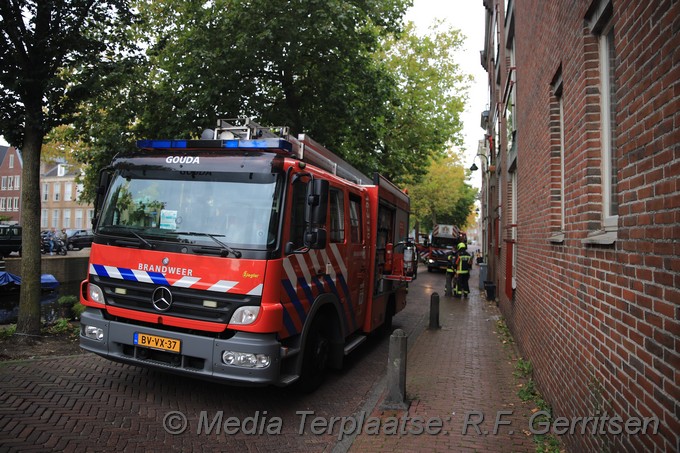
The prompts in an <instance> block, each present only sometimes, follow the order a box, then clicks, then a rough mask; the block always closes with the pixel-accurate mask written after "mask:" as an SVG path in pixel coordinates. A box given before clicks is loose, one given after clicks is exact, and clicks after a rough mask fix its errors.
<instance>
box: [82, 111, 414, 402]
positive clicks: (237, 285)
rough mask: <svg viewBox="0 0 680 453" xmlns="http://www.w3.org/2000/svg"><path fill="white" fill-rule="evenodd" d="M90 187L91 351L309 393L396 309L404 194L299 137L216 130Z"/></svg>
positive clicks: (408, 248)
mask: <svg viewBox="0 0 680 453" xmlns="http://www.w3.org/2000/svg"><path fill="white" fill-rule="evenodd" d="M100 179H101V183H100V188H99V194H100V195H99V196H98V199H97V201H96V213H95V219H94V220H93V224H94V225H93V226H94V241H93V244H92V249H91V253H90V262H89V275H88V277H87V279H86V280H85V281H83V283H82V285H81V296H80V299H81V303H82V304H83V305H85V306H86V307H87V309H86V310H85V312H84V313H83V315H82V318H81V333H80V342H81V347H82V348H84V349H86V350H88V351H91V352H94V353H96V354H99V355H101V356H103V357H106V358H108V359H111V360H115V361H120V362H125V363H130V364H135V365H142V366H149V367H154V368H158V369H162V370H167V371H171V372H176V373H180V374H186V375H191V376H196V377H200V378H205V379H213V380H221V381H226V382H231V383H238V384H248V385H268V384H273V385H279V386H285V385H288V384H292V383H294V382H297V383H298V385H300V386H301V387H302V388H303V389H308V390H313V389H314V388H316V387H317V386H318V385H319V384H320V383H321V381H322V379H323V376H324V372H325V370H326V368H328V367H333V368H340V367H341V366H342V362H343V357H344V356H345V355H346V354H348V353H349V352H350V351H352V350H353V349H355V348H356V347H357V346H358V345H359V344H360V343H361V342H363V341H364V340H365V339H366V336H367V335H368V334H369V333H371V332H374V331H376V330H379V329H381V330H384V331H386V332H389V331H390V330H391V324H392V317H393V316H394V315H395V314H396V313H398V312H399V311H401V310H402V309H403V308H404V306H405V304H406V293H407V286H408V282H409V281H411V280H412V279H413V278H414V277H415V268H416V266H417V262H416V256H415V253H414V247H413V244H410V243H408V242H402V238H406V237H407V232H408V231H409V228H408V215H409V198H408V196H407V195H406V194H405V193H404V192H403V191H401V190H399V189H398V188H397V187H396V186H394V185H393V184H392V183H390V182H389V181H388V180H386V179H385V178H384V177H382V176H380V175H377V174H376V175H375V176H374V177H373V178H370V179H369V178H368V177H367V176H365V175H363V174H362V173H361V172H359V171H358V170H356V169H355V168H353V167H352V166H350V165H349V164H348V163H346V162H345V161H343V160H342V159H340V158H339V157H337V156H335V155H334V154H332V153H331V152H330V151H328V150H327V149H325V148H324V147H323V146H321V145H320V144H318V143H316V142H314V141H313V140H312V139H310V138H309V137H307V136H305V135H300V136H298V137H297V138H293V137H291V136H289V135H288V133H287V130H286V129H285V128H279V129H268V128H263V127H261V126H259V125H258V124H257V123H255V122H253V121H251V120H249V119H239V120H220V121H218V127H217V128H216V129H215V130H214V131H209V132H208V133H204V137H203V138H202V139H201V140H142V141H139V142H138V150H137V151H136V152H134V153H131V154H127V155H121V156H117V157H116V158H115V159H114V160H113V162H112V163H111V165H110V166H109V167H108V168H107V169H105V170H104V171H103V172H102V174H101V178H100Z"/></svg>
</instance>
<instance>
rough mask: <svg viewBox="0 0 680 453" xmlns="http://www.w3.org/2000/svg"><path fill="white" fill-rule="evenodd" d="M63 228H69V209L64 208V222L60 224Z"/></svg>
mask: <svg viewBox="0 0 680 453" xmlns="http://www.w3.org/2000/svg"><path fill="white" fill-rule="evenodd" d="M62 226H63V227H64V228H71V210H70V209H64V223H63V225H62Z"/></svg>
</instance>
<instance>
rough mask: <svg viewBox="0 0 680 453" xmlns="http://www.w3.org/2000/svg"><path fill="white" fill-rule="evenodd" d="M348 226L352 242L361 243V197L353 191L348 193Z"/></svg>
mask: <svg viewBox="0 0 680 453" xmlns="http://www.w3.org/2000/svg"><path fill="white" fill-rule="evenodd" d="M349 226H350V238H351V240H352V242H353V243H355V244H359V243H361V242H362V241H363V231H362V228H361V227H362V222H361V197H360V196H358V195H355V194H353V193H351V194H349Z"/></svg>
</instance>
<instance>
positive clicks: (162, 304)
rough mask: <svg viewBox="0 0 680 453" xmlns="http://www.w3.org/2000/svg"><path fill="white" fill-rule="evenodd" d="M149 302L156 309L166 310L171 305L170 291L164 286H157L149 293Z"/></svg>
mask: <svg viewBox="0 0 680 453" xmlns="http://www.w3.org/2000/svg"><path fill="white" fill-rule="evenodd" d="M151 303H152V304H153V307H154V308H155V309H156V310H158V311H167V310H168V309H169V308H170V307H171V306H172V293H171V292H170V290H169V289H168V288H166V287H165V286H159V287H158V288H156V289H155V290H154V292H153V294H152V295H151Z"/></svg>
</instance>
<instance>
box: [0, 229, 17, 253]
mask: <svg viewBox="0 0 680 453" xmlns="http://www.w3.org/2000/svg"><path fill="white" fill-rule="evenodd" d="M12 252H19V254H21V227H20V226H17V225H0V257H3V256H9V254H10V253H12Z"/></svg>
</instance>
